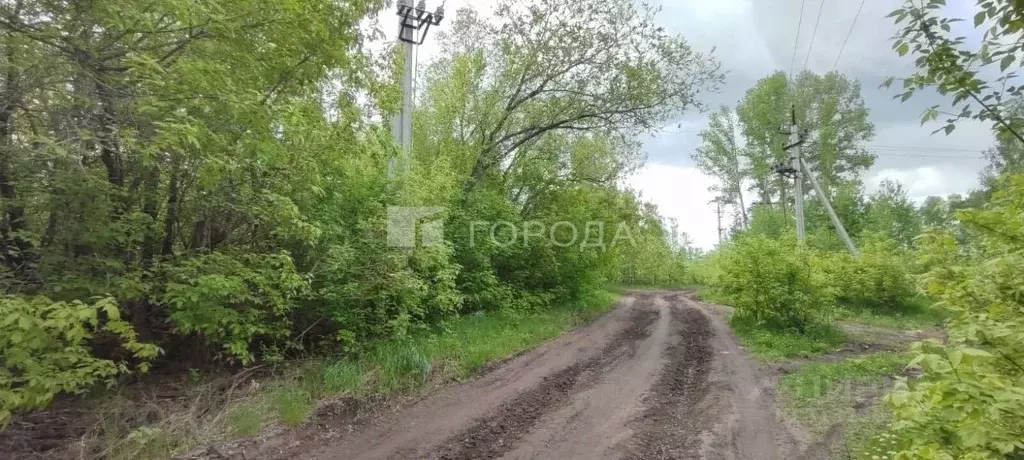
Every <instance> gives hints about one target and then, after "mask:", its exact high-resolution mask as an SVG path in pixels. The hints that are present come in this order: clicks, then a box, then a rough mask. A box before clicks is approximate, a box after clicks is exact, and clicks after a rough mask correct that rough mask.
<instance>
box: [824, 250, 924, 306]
mask: <svg viewBox="0 0 1024 460" xmlns="http://www.w3.org/2000/svg"><path fill="white" fill-rule="evenodd" d="M860 243H861V245H860V247H859V250H860V257H853V256H851V255H850V254H849V253H846V252H836V253H831V254H826V255H822V256H821V258H820V259H821V260H822V265H823V266H822V270H823V271H824V272H826V273H828V276H829V281H830V284H831V285H832V286H833V287H834V288H835V289H836V295H837V298H838V300H839V301H840V302H841V303H844V304H847V305H851V306H857V307H868V308H876V309H883V310H887V311H889V312H898V311H900V310H903V309H904V308H908V307H909V306H910V305H909V304H910V303H911V302H913V301H914V298H915V297H916V295H917V287H916V286H915V281H914V279H913V278H912V277H911V275H910V272H909V270H908V264H907V263H906V261H907V259H908V258H909V257H910V256H909V254H907V253H906V251H904V250H902V249H901V248H900V247H899V245H898V243H897V242H896V241H894V240H892V239H889V238H886V237H884V236H878V235H876V236H874V237H871V238H865V239H862V240H861V241H860ZM908 309H909V308H908Z"/></svg>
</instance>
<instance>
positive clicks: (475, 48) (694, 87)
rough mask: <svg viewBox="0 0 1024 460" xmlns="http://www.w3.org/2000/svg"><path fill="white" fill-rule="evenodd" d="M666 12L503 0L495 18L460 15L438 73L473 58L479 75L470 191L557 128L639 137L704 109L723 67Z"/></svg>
mask: <svg viewBox="0 0 1024 460" xmlns="http://www.w3.org/2000/svg"><path fill="white" fill-rule="evenodd" d="M656 12H657V10H656V9H654V8H651V7H648V6H644V5H637V4H636V3H635V2H632V1H628V0H610V1H605V2H602V4H601V7H600V8H594V9H591V10H588V11H587V14H580V11H579V8H578V7H577V5H574V4H571V3H566V2H562V1H558V0H540V1H538V2H534V3H531V4H530V5H528V6H524V5H520V4H519V2H516V1H512V0H502V1H501V2H500V3H499V4H498V6H497V7H496V8H495V15H494V17H493V18H489V19H487V20H484V19H482V18H480V17H479V16H478V15H476V14H475V13H474V12H472V11H471V10H462V11H460V14H459V18H458V19H457V20H456V22H455V24H454V26H453V29H452V31H451V32H450V33H449V34H445V36H443V37H441V42H442V49H443V50H444V51H445V53H444V54H445V55H446V56H449V57H445V58H442V59H441V60H439V61H438V62H437V63H436V64H435V65H434V66H435V67H436V68H437V70H433V71H432V72H433V74H434V75H438V74H439V73H440V74H443V73H445V72H447V70H445V69H452V68H454V67H455V66H456V65H457V64H456V61H455V60H456V59H463V58H462V57H463V56H472V59H473V61H472V64H471V66H472V67H471V68H472V69H473V71H475V72H476V76H475V81H474V82H473V83H472V86H471V87H468V88H467V89H471V94H470V95H469V99H468V100H467V104H466V106H465V108H464V110H463V112H464V113H466V114H467V115H469V114H471V118H468V117H463V118H462V119H461V120H460V122H461V124H462V128H460V129H462V130H464V132H466V133H467V136H468V137H469V139H470V142H472V143H474V144H475V145H476V149H477V154H476V158H475V161H474V162H473V166H472V169H471V174H470V177H469V180H468V182H467V184H468V187H470V188H472V186H473V185H474V184H477V183H479V182H480V181H482V180H484V179H485V178H487V177H488V176H492V175H503V174H505V172H506V171H508V170H509V169H511V168H515V167H516V165H517V164H518V163H520V162H522V161H523V159H524V157H526V156H528V155H529V152H530V149H529V147H530V146H532V145H533V144H534V143H536V142H537V141H538V140H539V139H540V138H541V137H543V136H544V135H545V134H547V133H549V132H553V131H597V130H604V131H606V132H611V133H614V135H616V136H620V137H623V138H629V137H632V136H634V135H636V134H639V133H643V132H648V131H650V130H652V129H655V128H656V127H657V126H660V125H661V124H663V123H664V122H665V121H666V120H668V119H669V118H671V117H672V116H675V115H676V114H678V113H680V112H681V111H682V110H685V109H687V108H692V107H695V106H696V105H697V100H696V98H695V96H696V94H697V93H698V92H699V91H701V90H705V89H711V88H714V87H716V86H717V84H718V83H719V82H720V81H721V78H722V75H721V73H720V72H719V70H718V68H719V65H718V64H717V63H716V62H715V61H714V60H712V59H710V58H709V57H708V56H705V55H703V54H701V53H698V52H695V51H693V49H692V48H691V47H690V46H689V45H688V44H687V43H686V41H685V40H684V39H683V38H682V37H680V36H674V35H669V34H667V33H666V32H665V31H664V28H662V27H659V26H657V25H656V23H655V22H654V20H653V19H654V15H655V13H656Z"/></svg>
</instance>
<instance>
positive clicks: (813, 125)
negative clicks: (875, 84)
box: [736, 72, 874, 202]
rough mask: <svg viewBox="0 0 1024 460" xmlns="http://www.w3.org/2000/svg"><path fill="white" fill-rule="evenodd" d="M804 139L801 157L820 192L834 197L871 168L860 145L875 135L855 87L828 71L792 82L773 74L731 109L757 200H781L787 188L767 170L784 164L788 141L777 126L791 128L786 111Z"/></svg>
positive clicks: (871, 156)
mask: <svg viewBox="0 0 1024 460" xmlns="http://www.w3.org/2000/svg"><path fill="white" fill-rule="evenodd" d="M791 106H793V107H795V108H796V119H797V120H798V121H799V122H800V127H801V129H807V132H808V138H807V143H806V144H805V147H804V157H805V161H806V162H807V164H808V166H809V167H810V168H811V170H812V171H814V173H815V174H816V175H817V177H818V181H819V182H820V183H821V185H822V188H823V189H824V190H825V191H826V193H829V194H830V195H831V194H833V193H834V192H835V191H836V190H837V188H838V187H840V186H841V185H842V184H844V183H849V182H851V181H856V180H857V179H858V177H859V176H860V174H862V173H863V172H865V171H867V169H868V168H870V167H871V165H872V164H874V156H873V155H871V154H870V153H868V152H867V150H866V149H865V147H864V145H863V143H864V142H867V141H869V140H871V138H872V137H873V136H874V126H873V125H872V124H871V122H870V121H869V120H868V118H867V108H866V107H865V105H864V100H863V98H862V97H861V95H860V84H859V83H857V82H856V81H851V80H849V79H848V78H846V77H845V76H843V75H841V74H838V73H835V72H832V73H829V74H826V75H815V74H813V73H810V72H804V73H801V74H800V75H799V76H798V77H797V78H796V79H795V80H794V81H792V82H790V81H788V79H787V77H786V74H785V73H782V72H777V73H775V74H772V75H770V76H768V77H766V78H764V79H762V80H761V81H759V82H758V83H757V85H755V86H754V87H753V88H751V89H750V90H748V91H747V94H746V95H745V96H744V98H743V100H742V101H740V104H739V106H738V107H737V108H736V113H737V114H738V116H739V121H740V125H741V127H742V131H743V135H744V137H745V138H746V140H747V146H748V148H746V149H744V153H745V155H746V157H747V159H748V161H747V164H748V167H749V168H750V172H749V173H748V174H749V177H750V178H751V179H752V181H753V183H754V186H753V187H754V190H755V191H756V192H757V193H758V195H759V196H760V197H761V200H762V201H765V202H768V201H771V200H772V199H773V198H774V197H780V198H781V197H784V196H785V193H786V192H785V190H786V188H787V187H788V185H783V184H782V183H780V182H779V181H778V180H777V177H776V174H775V173H774V171H773V169H772V167H773V165H774V164H775V163H779V162H783V161H785V160H786V159H787V158H788V153H787V152H786V151H785V150H784V149H783V147H784V146H785V145H784V144H785V143H787V142H788V140H787V139H784V138H783V136H781V135H780V134H779V128H780V127H782V126H787V125H789V124H790V121H791V115H790V107H791Z"/></svg>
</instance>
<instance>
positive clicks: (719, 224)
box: [708, 197, 725, 246]
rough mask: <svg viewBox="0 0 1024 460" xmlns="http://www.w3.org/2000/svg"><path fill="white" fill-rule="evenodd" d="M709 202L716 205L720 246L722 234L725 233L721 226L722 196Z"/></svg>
mask: <svg viewBox="0 0 1024 460" xmlns="http://www.w3.org/2000/svg"><path fill="white" fill-rule="evenodd" d="M711 203H715V204H716V205H717V206H718V207H717V211H716V212H717V213H718V245H719V246H721V245H722V240H723V237H722V234H723V233H725V229H724V228H722V197H718V198H715V199H713V200H711V201H709V202H708V204H711Z"/></svg>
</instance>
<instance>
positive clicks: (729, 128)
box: [692, 106, 749, 226]
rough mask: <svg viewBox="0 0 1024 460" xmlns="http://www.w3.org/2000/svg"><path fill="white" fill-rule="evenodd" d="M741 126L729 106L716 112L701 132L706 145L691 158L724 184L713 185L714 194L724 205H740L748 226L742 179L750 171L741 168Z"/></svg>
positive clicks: (741, 214)
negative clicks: (716, 194)
mask: <svg viewBox="0 0 1024 460" xmlns="http://www.w3.org/2000/svg"><path fill="white" fill-rule="evenodd" d="M738 124H739V121H738V119H737V116H736V113H735V112H734V111H733V110H732V109H730V108H729V107H727V106H722V107H720V108H719V109H718V111H717V112H713V113H712V114H711V116H710V119H709V121H708V127H707V128H704V129H703V130H701V132H700V137H701V141H702V142H703V143H702V145H701V146H700V147H699V148H697V150H696V151H695V152H694V153H693V155H692V157H693V160H694V162H695V163H696V165H697V168H699V169H700V170H701V171H702V172H704V173H705V174H708V175H710V176H712V177H715V178H717V179H718V180H719V181H721V185H714V186H712V187H711V191H713V192H716V193H718V199H719V200H720V201H721V202H722V203H724V204H734V205H737V206H738V209H739V213H740V217H741V218H742V220H741V222H742V223H743V225H744V226H746V225H747V224H748V220H749V219H748V217H747V205H746V202H745V201H744V199H743V180H744V179H745V178H746V177H747V172H746V171H744V170H742V169H741V168H740V164H741V159H742V158H744V157H745V156H746V155H745V154H744V153H743V152H742V151H741V148H742V147H741V146H740V143H741V140H740V139H739V135H740V134H741V133H740V132H739V126H738Z"/></svg>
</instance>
